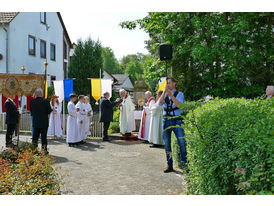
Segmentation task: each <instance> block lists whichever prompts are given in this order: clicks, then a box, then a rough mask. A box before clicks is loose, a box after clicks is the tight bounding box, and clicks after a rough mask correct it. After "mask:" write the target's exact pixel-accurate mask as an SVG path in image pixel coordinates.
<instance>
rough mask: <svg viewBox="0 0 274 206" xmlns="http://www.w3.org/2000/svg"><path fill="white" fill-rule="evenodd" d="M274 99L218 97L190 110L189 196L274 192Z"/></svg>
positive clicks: (188, 133)
mask: <svg viewBox="0 0 274 206" xmlns="http://www.w3.org/2000/svg"><path fill="white" fill-rule="evenodd" d="M273 117H274V100H268V101H267V100H260V99H256V100H246V99H244V98H242V99H234V98H233V99H226V100H219V99H214V100H212V101H210V102H208V103H206V104H205V105H203V106H202V107H199V108H197V109H196V110H194V111H193V112H190V113H189V114H188V115H187V117H186V119H185V126H184V128H185V132H186V136H185V137H186V141H187V152H188V161H189V169H190V172H189V174H188V176H187V181H188V193H190V194H273V188H274V187H273V171H274V168H273V148H274V143H273V137H274V130H273V125H274V118H273Z"/></svg>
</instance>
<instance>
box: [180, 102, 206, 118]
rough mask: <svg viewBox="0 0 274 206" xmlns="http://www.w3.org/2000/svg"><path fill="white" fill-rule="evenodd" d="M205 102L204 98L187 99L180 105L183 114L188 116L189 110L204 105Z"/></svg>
mask: <svg viewBox="0 0 274 206" xmlns="http://www.w3.org/2000/svg"><path fill="white" fill-rule="evenodd" d="M203 104H204V102H203V101H202V100H199V101H185V102H184V103H182V104H181V105H180V109H181V112H182V116H186V115H187V113H188V112H190V111H192V110H194V109H196V108H198V107H200V106H202V105H203Z"/></svg>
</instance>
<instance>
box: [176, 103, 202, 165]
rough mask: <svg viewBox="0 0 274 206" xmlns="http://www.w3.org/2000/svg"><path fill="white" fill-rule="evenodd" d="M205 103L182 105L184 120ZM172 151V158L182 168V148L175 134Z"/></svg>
mask: <svg viewBox="0 0 274 206" xmlns="http://www.w3.org/2000/svg"><path fill="white" fill-rule="evenodd" d="M203 104H204V102H203V101H201V100H200V101H185V102H184V103H182V104H181V105H180V109H181V112H182V115H181V116H182V117H183V118H184V117H185V116H186V115H187V113H188V112H190V111H192V110H194V109H196V108H198V107H199V106H201V105H203ZM171 149H172V157H173V160H174V161H175V162H176V164H177V166H178V167H181V160H180V148H179V145H178V143H177V138H176V136H175V134H174V133H172V135H171Z"/></svg>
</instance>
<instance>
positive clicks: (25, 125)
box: [0, 113, 103, 137]
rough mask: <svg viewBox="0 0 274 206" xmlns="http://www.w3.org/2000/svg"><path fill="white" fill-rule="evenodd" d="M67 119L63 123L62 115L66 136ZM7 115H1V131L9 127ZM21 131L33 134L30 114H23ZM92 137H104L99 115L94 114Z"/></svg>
mask: <svg viewBox="0 0 274 206" xmlns="http://www.w3.org/2000/svg"><path fill="white" fill-rule="evenodd" d="M67 117H68V115H67V114H65V122H63V114H62V115H61V121H62V128H63V134H64V135H65V134H66V131H67V128H66V127H67ZM5 119H6V113H2V114H0V131H6V130H7V125H6V124H5ZM20 131H22V132H31V118H30V114H29V113H23V114H21V120H20ZM90 136H91V137H102V136H103V124H102V123H101V122H99V114H96V113H95V114H94V116H93V118H92V124H91V135H90Z"/></svg>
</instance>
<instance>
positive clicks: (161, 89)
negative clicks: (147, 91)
mask: <svg viewBox="0 0 274 206" xmlns="http://www.w3.org/2000/svg"><path fill="white" fill-rule="evenodd" d="M165 87H166V80H165V81H164V82H163V83H162V84H161V85H160V86H159V89H158V91H164V90H165Z"/></svg>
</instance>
